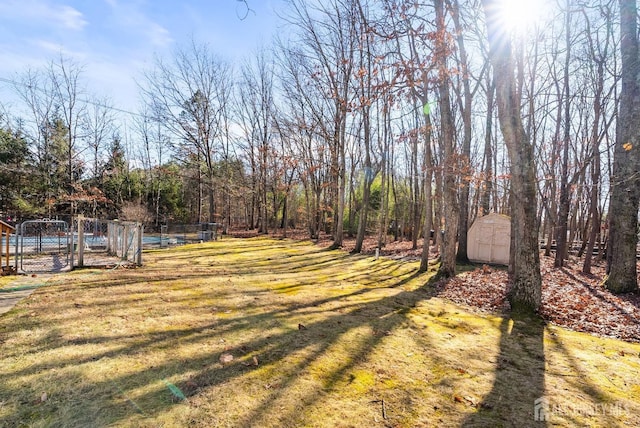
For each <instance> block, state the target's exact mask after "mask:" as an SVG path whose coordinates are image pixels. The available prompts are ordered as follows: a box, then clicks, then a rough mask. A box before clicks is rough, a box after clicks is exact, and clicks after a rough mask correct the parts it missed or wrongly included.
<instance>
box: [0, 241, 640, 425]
mask: <svg viewBox="0 0 640 428" xmlns="http://www.w3.org/2000/svg"><path fill="white" fill-rule="evenodd" d="M404 257H405V256H404V255H398V256H397V257H396V258H397V259H396V260H394V259H392V258H391V257H380V258H375V257H371V256H370V255H350V254H348V253H347V252H345V251H341V250H328V249H327V248H322V247H320V246H318V245H314V244H312V243H311V242H309V241H294V240H288V239H287V240H284V239H277V238H273V237H256V238H249V239H235V238H230V237H224V238H223V239H221V240H218V241H215V242H207V243H202V244H192V245H185V246H181V247H175V248H170V249H162V250H153V251H146V252H145V254H144V266H142V267H140V268H136V269H123V268H120V267H118V268H115V269H102V270H98V269H78V270H75V271H72V272H64V273H59V274H56V275H53V276H51V277H50V278H41V277H39V276H32V277H21V278H19V279H15V278H13V279H12V278H9V277H3V278H0V287H9V288H10V287H12V283H11V282H10V281H18V280H19V281H21V286H23V287H25V286H27V285H29V284H27V282H28V281H34V284H32V285H33V286H34V287H35V286H36V285H37V286H38V287H37V288H36V289H35V290H34V291H33V293H32V294H31V295H30V296H29V297H28V298H26V299H24V300H23V301H21V302H20V303H18V304H17V305H16V306H15V307H14V308H13V309H12V310H11V311H9V312H8V313H5V314H3V315H2V316H0V347H1V349H2V353H1V354H0V426H7V427H10V426H11V427H12V426H30V427H48V426H65V427H66V426H69V427H74V426H77V427H81V426H92V427H102V426H131V427H134V426H135V427H159V426H167V427H170V426H171V427H173V426H189V427H243V428H244V427H261V428H262V427H298V426H313V427H362V426H368V427H385V428H386V427H431V426H437V427H460V426H478V427H484V426H487V427H488V426H491V427H500V426H503V427H515V426H517V427H529V426H530V427H539V426H545V425H546V426H552V425H553V426H610V427H618V426H619V427H623V426H640V398H639V397H640V381H639V380H638V376H637V373H638V372H639V371H640V344H639V343H632V342H627V341H622V340H618V339H612V338H601V337H597V336H594V335H590V334H586V333H580V332H574V331H571V330H568V329H565V328H562V327H559V326H556V325H553V324H551V323H546V322H543V321H541V320H540V319H539V318H535V319H532V318H522V317H517V316H512V315H509V314H506V313H502V312H500V310H502V308H503V307H502V306H501V305H502V303H501V302H500V301H499V299H498V300H495V299H497V298H496V297H493V299H494V302H495V303H494V304H493V305H488V304H487V305H486V308H487V309H491V308H494V307H495V308H497V310H498V311H497V312H483V311H480V310H479V309H477V308H476V307H475V306H469V303H464V302H462V303H460V304H459V303H453V302H452V301H451V296H454V294H455V293H452V292H448V291H447V290H448V288H449V287H454V286H455V284H453V283H447V284H443V283H440V282H435V281H434V273H435V269H436V267H437V266H436V265H435V264H434V265H433V266H432V267H431V269H430V271H429V272H426V273H423V274H418V273H417V267H418V263H417V262H416V261H412V260H406V259H404ZM468 268H469V269H470V270H468V271H467V273H466V274H462V275H460V277H459V279H460V280H461V281H462V280H464V278H465V276H464V275H467V274H474V272H475V274H477V275H478V277H479V278H484V279H486V281H485V282H487V283H493V282H494V281H493V280H491V278H492V276H496V278H499V275H501V274H502V273H501V271H499V270H497V269H493V268H492V269H491V272H489V273H478V272H476V271H475V270H474V269H475V267H474V266H469V267H468ZM45 279H46V280H45ZM25 281H26V282H25ZM496 281H497V279H496ZM35 282H37V283H35ZM13 285H15V284H13ZM487 286H488V285H487ZM487 299H488V300H490V297H487ZM470 303H473V302H470ZM476 306H481V307H482V305H476ZM589 310H590V309H586V310H585V311H584V312H588V311H589ZM536 416H537V417H538V419H540V418H543V419H545V420H546V424H545V423H544V422H540V421H536Z"/></svg>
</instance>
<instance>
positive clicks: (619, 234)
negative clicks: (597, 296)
mask: <svg viewBox="0 0 640 428" xmlns="http://www.w3.org/2000/svg"><path fill="white" fill-rule="evenodd" d="M620 40H621V41H620V54H621V56H622V70H621V73H622V92H621V97H620V111H619V113H618V124H617V128H616V130H617V132H616V144H615V154H614V164H613V175H612V177H611V187H612V190H611V204H610V207H609V224H610V225H611V226H610V232H609V245H608V252H607V273H608V274H609V276H608V277H607V279H606V281H605V286H606V287H607V289H609V290H611V291H613V292H616V293H624V292H630V291H636V290H638V276H637V260H636V247H637V243H638V208H639V203H640V135H639V134H638V123H640V46H639V43H638V10H637V2H636V0H620Z"/></svg>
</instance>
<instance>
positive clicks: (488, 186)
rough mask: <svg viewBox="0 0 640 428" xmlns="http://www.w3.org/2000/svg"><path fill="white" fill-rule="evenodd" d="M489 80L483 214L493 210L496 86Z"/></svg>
mask: <svg viewBox="0 0 640 428" xmlns="http://www.w3.org/2000/svg"><path fill="white" fill-rule="evenodd" d="M489 76H490V74H489ZM488 80H489V82H487V119H486V130H485V136H484V159H485V162H486V163H485V169H484V191H483V192H482V215H487V214H489V212H490V211H491V205H490V202H491V199H490V198H491V193H492V192H493V141H492V140H493V136H492V135H493V107H494V99H493V98H494V94H495V92H496V87H495V85H494V84H493V82H492V81H491V78H488Z"/></svg>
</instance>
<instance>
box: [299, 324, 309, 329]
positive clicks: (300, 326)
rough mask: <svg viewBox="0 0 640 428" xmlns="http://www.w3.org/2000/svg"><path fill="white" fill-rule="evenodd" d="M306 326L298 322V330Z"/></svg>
mask: <svg viewBox="0 0 640 428" xmlns="http://www.w3.org/2000/svg"><path fill="white" fill-rule="evenodd" d="M306 329H307V327H305V326H303V325H302V324H298V330H306Z"/></svg>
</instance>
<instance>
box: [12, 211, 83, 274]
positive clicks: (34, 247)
mask: <svg viewBox="0 0 640 428" xmlns="http://www.w3.org/2000/svg"><path fill="white" fill-rule="evenodd" d="M18 238H19V242H18V248H17V249H16V258H17V264H18V269H19V270H21V271H23V272H29V273H32V272H61V271H65V270H71V267H72V265H73V261H72V260H71V254H72V252H71V249H72V248H71V247H72V243H73V235H72V234H71V233H69V225H68V224H67V222H65V221H61V220H47V219H44V220H30V221H25V222H24V223H22V225H21V226H20V231H19V236H18Z"/></svg>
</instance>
